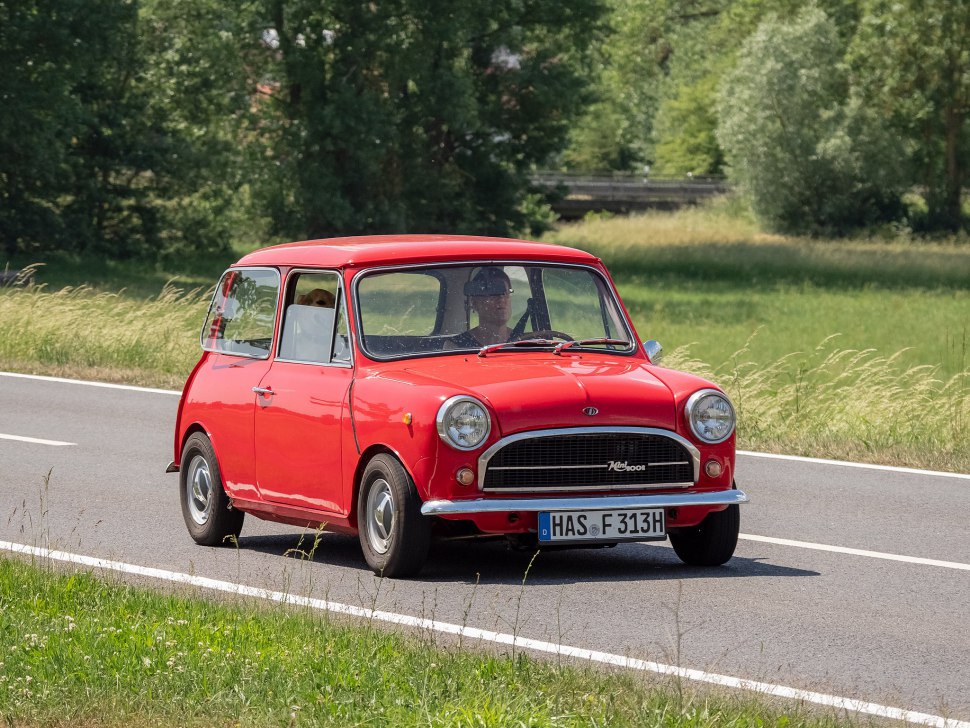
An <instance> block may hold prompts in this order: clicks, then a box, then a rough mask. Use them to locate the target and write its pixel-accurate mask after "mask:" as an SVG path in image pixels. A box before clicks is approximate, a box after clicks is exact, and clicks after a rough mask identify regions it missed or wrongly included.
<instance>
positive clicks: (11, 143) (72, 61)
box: [0, 0, 85, 256]
mask: <svg viewBox="0 0 970 728" xmlns="http://www.w3.org/2000/svg"><path fill="white" fill-rule="evenodd" d="M83 12H84V10H83V8H81V7H80V6H76V3H71V2H66V1H64V0H33V1H31V0H15V1H14V2H10V1H9V0H0V68H3V72H2V73H0V241H2V244H3V247H4V250H5V252H6V253H7V255H8V256H12V255H16V254H17V253H18V252H20V251H22V250H26V249H28V248H30V247H31V246H35V245H37V244H39V243H41V242H42V241H44V240H45V239H49V238H52V237H53V238H56V239H60V237H61V234H62V230H63V225H62V224H61V220H60V217H59V215H58V210H57V204H58V198H59V197H60V196H61V195H62V194H63V193H64V191H65V186H64V177H65V169H66V163H67V152H68V148H69V145H70V143H71V140H72V138H73V136H74V133H75V131H76V130H77V128H78V120H79V116H80V105H79V103H78V101H77V99H76V98H74V97H73V96H72V95H71V89H72V86H73V80H74V79H73V73H74V69H75V68H77V66H78V65H79V64H82V63H83V62H84V51H83V41H84V40H85V38H84V37H83V34H81V33H80V32H79V27H78V26H79V20H80V19H79V16H81V15H82V14H83Z"/></svg>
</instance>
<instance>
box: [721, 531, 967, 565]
mask: <svg viewBox="0 0 970 728" xmlns="http://www.w3.org/2000/svg"><path fill="white" fill-rule="evenodd" d="M738 538H739V539H743V540H745V541H760V542H761V543H773V544H776V545H778V546H795V547H797V548H800V549H811V550H813V551H831V552H832V553H835V554H849V555H851V556H866V557H868V558H870V559H885V560H886V561H902V562H905V563H907V564H921V565H923V566H942V567H943V568H945V569H959V570H961V571H970V564H961V563H960V562H959V561H939V560H938V559H924V558H921V557H919V556H900V555H899V554H887V553H883V552H881V551H866V550H864V549H850V548H847V547H845V546H829V545H828V544H824V543H812V542H811V541H792V540H790V539H787V538H774V537H772V536H754V535H751V534H749V533H741V534H738Z"/></svg>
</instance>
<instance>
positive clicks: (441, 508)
mask: <svg viewBox="0 0 970 728" xmlns="http://www.w3.org/2000/svg"><path fill="white" fill-rule="evenodd" d="M749 500H750V499H749V498H748V496H747V495H746V494H745V493H744V492H743V491H740V490H737V489H733V488H732V489H731V490H715V491H711V492H707V493H659V494H655V495H653V494H651V495H618V496H597V497H595V498H573V497H567V498H470V499H468V500H453V501H452V500H429V501H426V502H425V503H424V504H423V505H422V506H421V513H422V514H423V515H425V516H448V515H473V514H475V513H509V512H512V513H534V512H540V511H584V510H585V511H607V510H614V509H619V508H684V507H687V506H730V505H735V504H741V503H747V502H748V501H749Z"/></svg>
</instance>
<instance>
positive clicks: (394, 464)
mask: <svg viewBox="0 0 970 728" xmlns="http://www.w3.org/2000/svg"><path fill="white" fill-rule="evenodd" d="M357 528H358V530H359V531H360V546H361V549H362V550H363V552H364V558H365V559H366V560H367V565H368V566H370V568H371V569H373V571H374V573H375V574H377V575H378V576H387V577H391V578H394V577H399V576H413V575H414V574H417V573H418V572H419V571H420V570H421V567H422V566H424V562H425V561H426V560H427V558H428V549H429V547H430V546H431V521H430V519H428V518H427V517H426V516H423V515H421V500H420V499H419V498H418V495H417V492H416V490H415V488H414V483H413V482H412V481H411V478H410V477H409V476H408V474H407V471H405V470H404V468H403V467H402V466H401V464H400V463H399V462H398V461H397V460H395V459H394V458H393V457H391V456H390V455H387V454H383V453H382V454H380V455H375V456H374V457H373V459H372V460H371V461H370V462H369V463H368V464H367V467H366V468H365V469H364V476H363V478H362V479H361V485H360V494H359V495H358V498H357Z"/></svg>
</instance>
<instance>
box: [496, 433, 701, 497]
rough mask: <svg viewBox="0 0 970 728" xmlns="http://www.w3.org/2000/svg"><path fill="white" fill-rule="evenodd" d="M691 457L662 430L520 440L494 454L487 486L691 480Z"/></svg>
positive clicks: (621, 485) (602, 486) (623, 485)
mask: <svg viewBox="0 0 970 728" xmlns="http://www.w3.org/2000/svg"><path fill="white" fill-rule="evenodd" d="M693 474H694V468H693V461H692V459H691V455H690V453H689V452H688V451H687V449H686V448H685V447H684V446H683V445H682V444H681V443H679V442H677V441H676V440H674V439H673V438H670V437H665V436H664V435H658V434H639V433H610V432H600V433H594V434H591V433H579V434H561V435H554V436H546V437H535V438H529V439H520V440H517V441H515V442H510V443H509V444H508V445H506V446H505V447H503V448H502V449H501V450H499V451H498V452H497V453H495V454H494V455H492V457H491V459H490V460H489V462H488V467H487V470H486V473H485V479H484V486H483V487H484V490H487V491H506V492H528V491H543V490H546V491H552V490H581V489H586V488H588V489H590V490H612V489H632V488H637V487H651V486H655V485H668V484H677V485H684V484H690V483H693V479H694V476H693Z"/></svg>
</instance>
